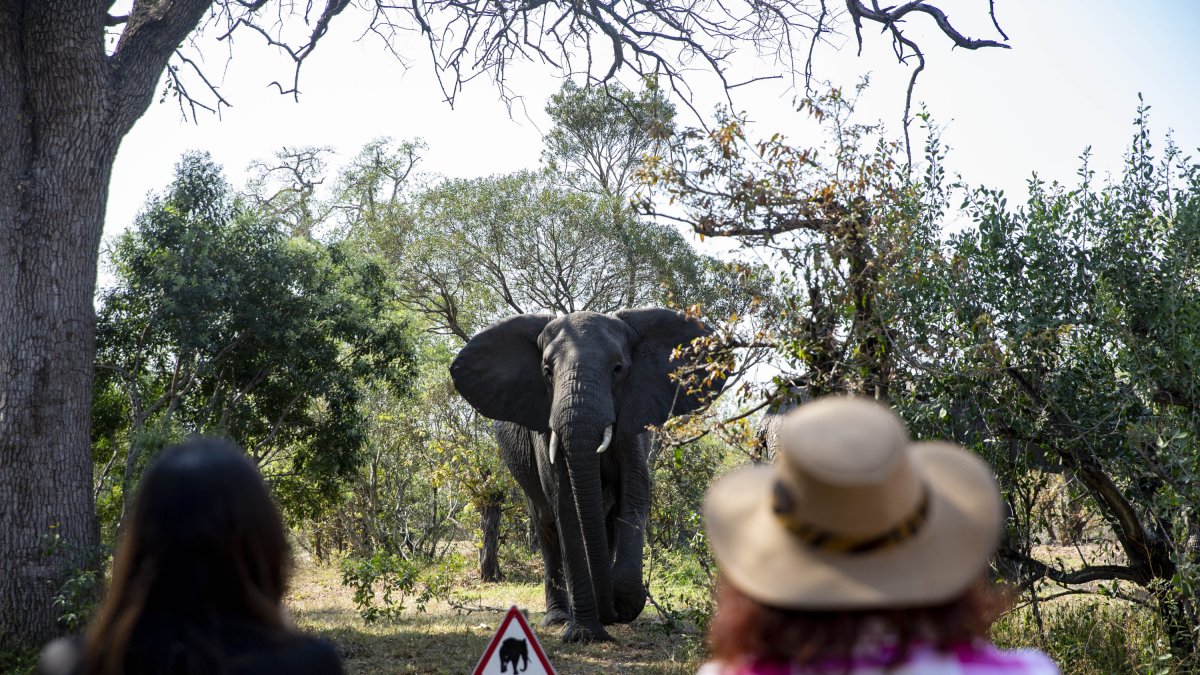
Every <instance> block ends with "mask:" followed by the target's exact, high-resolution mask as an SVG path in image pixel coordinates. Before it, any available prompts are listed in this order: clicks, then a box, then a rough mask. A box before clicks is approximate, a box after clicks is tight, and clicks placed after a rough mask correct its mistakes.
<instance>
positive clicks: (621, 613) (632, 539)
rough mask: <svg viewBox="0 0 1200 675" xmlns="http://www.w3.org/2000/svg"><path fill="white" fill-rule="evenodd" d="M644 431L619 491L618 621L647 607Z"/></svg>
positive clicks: (624, 469)
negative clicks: (644, 563) (643, 563)
mask: <svg viewBox="0 0 1200 675" xmlns="http://www.w3.org/2000/svg"><path fill="white" fill-rule="evenodd" d="M648 441H649V439H648V438H647V437H646V435H645V434H643V435H641V436H638V437H637V438H636V439H635V442H634V443H632V444H631V447H629V448H628V454H627V455H626V456H625V459H624V461H622V462H621V472H620V492H619V497H618V500H619V501H618V503H617V505H616V509H617V518H616V523H615V527H614V540H613V548H614V551H613V566H612V579H613V608H614V609H615V610H616V614H617V621H618V622H619V623H629V622H630V621H633V620H634V619H636V618H637V617H638V615H640V614H641V613H642V608H644V607H645V606H646V589H645V588H644V587H643V586H642V555H643V550H644V548H645V541H646V519H647V517H648V516H649V513H650V467H649V465H648V464H647V460H646V445H647V443H648Z"/></svg>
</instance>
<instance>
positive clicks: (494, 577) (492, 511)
mask: <svg viewBox="0 0 1200 675" xmlns="http://www.w3.org/2000/svg"><path fill="white" fill-rule="evenodd" d="M503 506H504V498H503V497H500V498H499V499H496V498H489V499H488V500H487V501H485V502H483V503H482V504H480V509H479V524H480V527H481V528H482V529H483V548H481V549H479V579H480V580H481V581H488V582H495V581H500V511H501V509H502V508H503Z"/></svg>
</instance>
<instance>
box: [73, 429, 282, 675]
mask: <svg viewBox="0 0 1200 675" xmlns="http://www.w3.org/2000/svg"><path fill="white" fill-rule="evenodd" d="M289 561H290V551H289V548H288V544H287V539H286V536H285V533H284V529H283V523H282V521H281V520H280V518H279V512H278V511H277V510H276V508H275V504H274V503H273V502H272V501H271V496H270V494H269V493H268V491H267V487H266V485H265V484H264V483H263V480H262V477H261V476H259V474H258V469H257V468H256V467H255V466H254V464H253V463H252V462H251V461H250V460H249V459H248V458H247V457H246V455H245V453H243V452H242V451H241V450H240V449H238V448H237V447H236V446H234V445H233V444H231V443H228V442H225V441H221V440H216V439H210V438H195V439H192V440H189V441H186V442H184V443H182V444H181V445H177V446H175V447H172V448H170V449H168V450H166V451H165V452H164V453H163V454H162V456H161V457H160V458H159V459H158V460H157V461H155V462H154V464H153V465H152V466H151V467H150V469H149V470H148V471H146V474H145V476H144V478H143V479H142V484H141V487H140V489H139V492H138V495H137V499H136V500H135V502H134V505H133V510H132V512H131V514H130V517H129V519H128V521H127V522H126V524H125V527H124V533H123V536H122V540H121V543H120V545H119V546H118V548H117V552H116V556H115V558H114V561H113V573H112V583H111V586H110V588H109V592H108V596H107V598H106V599H105V601H104V603H103V605H101V607H100V611H99V616H98V618H97V619H96V621H95V622H94V623H93V624H92V626H91V627H90V628H89V630H88V632H87V636H86V639H85V645H84V661H85V668H84V671H85V673H87V674H88V675H116V674H118V673H129V674H130V675H134V674H139V673H163V674H168V673H170V674H175V673H180V674H184V673H186V674H188V675H192V674H200V673H205V674H207V673H220V672H223V671H224V670H225V666H224V664H223V655H222V650H221V647H220V636H221V630H222V625H223V622H226V621H229V620H240V621H243V622H249V623H252V624H255V625H256V626H261V627H263V628H264V629H266V630H267V631H268V633H269V634H277V635H279V636H280V637H281V638H282V637H284V636H286V635H288V634H290V631H289V629H288V628H287V625H286V623H285V621H284V618H283V613H282V609H281V602H282V599H283V593H284V590H285V588H286V583H287V573H288V566H289Z"/></svg>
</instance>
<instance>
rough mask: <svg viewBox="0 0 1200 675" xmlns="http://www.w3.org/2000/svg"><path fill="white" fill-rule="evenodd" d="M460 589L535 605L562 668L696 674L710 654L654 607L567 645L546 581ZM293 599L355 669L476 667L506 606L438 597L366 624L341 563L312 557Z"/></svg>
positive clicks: (298, 617)
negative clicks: (602, 636)
mask: <svg viewBox="0 0 1200 675" xmlns="http://www.w3.org/2000/svg"><path fill="white" fill-rule="evenodd" d="M454 595H455V597H456V598H458V599H459V601H460V602H461V604H465V605H467V606H471V607H478V606H484V607H496V608H499V607H503V608H505V609H507V608H508V607H509V606H510V605H513V604H516V605H518V606H519V607H522V608H526V609H528V612H529V618H530V624H531V625H532V626H533V628H534V631H535V632H536V633H537V634H538V640H539V641H540V642H541V643H542V648H543V649H544V650H545V651H546V655H547V656H548V657H549V658H550V662H551V664H553V666H554V668H555V669H556V670H557V671H558V672H559V673H564V674H567V673H570V674H574V673H664V674H665V673H694V672H696V668H697V667H698V666H699V663H700V660H701V659H702V657H703V646H702V644H701V640H700V638H699V637H698V636H695V635H683V634H678V633H675V634H668V633H667V632H666V631H665V630H664V629H663V627H662V624H661V622H660V620H659V617H658V615H657V612H655V610H654V609H653V608H652V607H647V609H646V611H645V612H643V613H642V616H641V617H640V618H639V619H638V620H637V621H635V622H634V623H632V624H629V625H619V626H610V627H609V632H610V633H611V635H612V636H613V638H614V639H615V640H616V641H615V642H612V643H606V644H596V645H568V644H564V643H563V642H562V640H561V639H560V638H559V632H560V630H561V629H560V628H557V627H556V628H551V629H543V628H540V627H539V622H540V621H541V619H542V615H543V612H544V610H545V606H544V601H543V597H542V586H541V584H470V585H468V586H466V587H463V588H458V589H456V590H455V593H454ZM287 602H288V608H289V610H290V611H291V612H292V615H293V618H294V619H295V621H296V624H297V625H298V626H299V627H300V628H302V629H304V630H306V631H309V632H312V633H315V634H317V635H320V636H321V637H324V638H326V639H328V640H330V641H332V642H333V643H334V644H335V645H337V647H338V649H339V650H340V651H341V653H342V656H343V658H344V659H345V662H346V666H347V670H348V671H349V672H350V673H351V675H358V674H367V673H469V672H471V669H472V668H474V667H475V664H476V662H477V661H478V659H479V657H480V656H482V655H483V650H484V649H485V648H486V647H487V643H488V640H490V639H491V637H492V634H493V633H494V632H495V630H496V628H497V627H498V624H499V622H500V620H501V619H502V618H503V611H472V612H469V613H468V612H466V611H463V610H461V609H456V608H454V607H451V606H450V605H448V604H446V603H435V604H432V605H430V606H429V607H428V608H427V611H426V612H424V613H420V612H417V611H416V610H415V609H410V610H406V611H405V613H404V617H403V619H401V620H400V621H398V622H393V623H381V624H375V625H366V624H364V622H363V621H362V619H361V618H359V616H358V614H357V612H355V610H354V605H353V603H352V602H351V594H350V591H349V590H348V589H346V588H344V587H343V586H342V585H341V583H340V574H339V572H338V570H337V568H336V567H332V566H326V565H320V564H316V563H313V562H302V563H301V564H300V566H299V568H298V569H297V570H296V576H295V578H294V580H293V583H292V591H291V593H290V595H289V597H288V601H287Z"/></svg>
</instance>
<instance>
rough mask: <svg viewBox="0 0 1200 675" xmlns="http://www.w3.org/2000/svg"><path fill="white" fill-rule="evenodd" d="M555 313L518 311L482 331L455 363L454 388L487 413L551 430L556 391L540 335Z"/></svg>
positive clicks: (493, 416)
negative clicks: (549, 386)
mask: <svg viewBox="0 0 1200 675" xmlns="http://www.w3.org/2000/svg"><path fill="white" fill-rule="evenodd" d="M553 318H554V317H553V316H550V315H548V314H518V315H517V316H512V317H509V318H507V319H501V320H500V321H497V322H496V323H494V324H492V325H491V326H488V327H487V328H485V329H484V330H482V331H480V332H479V333H477V334H476V335H475V337H473V338H471V340H470V341H469V342H467V344H466V346H464V347H463V348H462V350H461V351H459V352H458V356H456V357H455V358H454V362H453V363H451V364H450V377H451V378H452V379H453V380H454V388H455V389H458V393H460V394H462V395H463V398H465V399H467V402H468V403H470V404H471V405H472V406H473V407H474V408H475V409H476V410H478V411H479V412H480V414H482V415H483V416H484V417H489V418H491V419H494V420H504V421H506V422H516V423H517V424H520V425H521V426H523V427H525V428H527V429H533V430H534V431H547V430H548V429H549V428H550V394H549V392H547V391H546V383H545V381H544V380H543V379H542V349H541V347H540V346H538V336H539V335H541V333H542V329H544V328H545V327H546V324H547V323H549V322H550V321H551V320H552V319H553Z"/></svg>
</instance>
